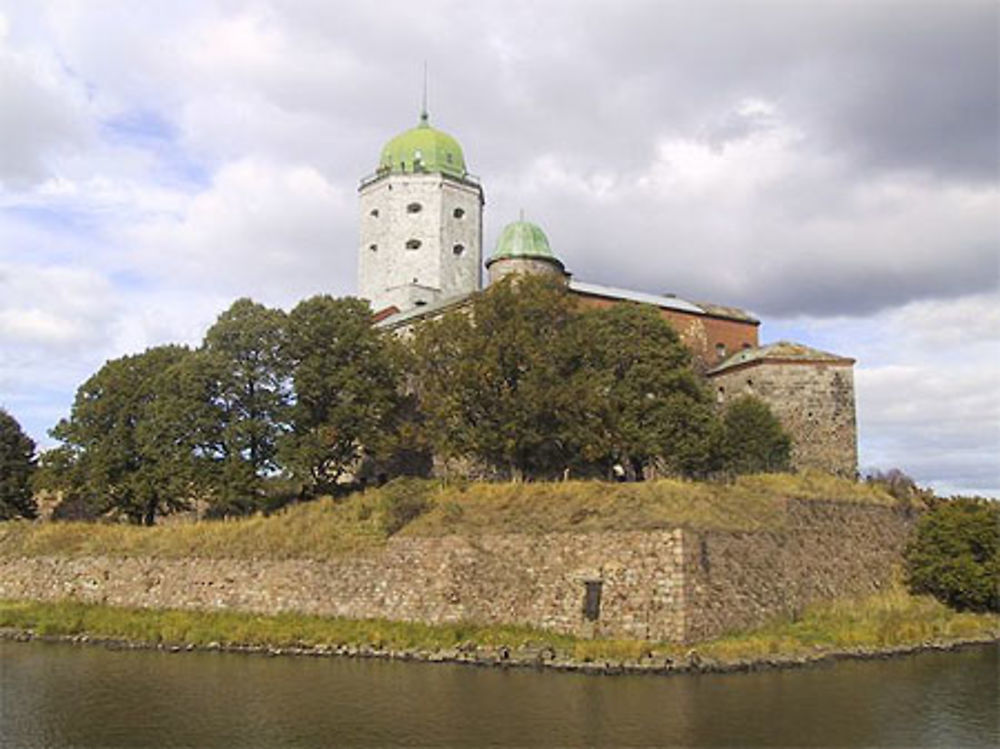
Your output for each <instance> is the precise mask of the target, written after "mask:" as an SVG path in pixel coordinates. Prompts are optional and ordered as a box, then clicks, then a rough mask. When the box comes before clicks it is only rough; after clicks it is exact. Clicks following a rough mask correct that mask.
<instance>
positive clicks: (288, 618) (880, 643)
mask: <svg viewBox="0 0 1000 749" xmlns="http://www.w3.org/2000/svg"><path fill="white" fill-rule="evenodd" d="M0 627H11V628H15V629H19V630H32V631H34V632H36V633H37V634H41V635H79V634H86V635H89V636H91V637H96V638H108V639H121V640H128V641H132V642H141V643H153V644H157V643H165V644H177V645H185V644H188V643H190V644H193V645H200V646H205V645H209V644H210V643H220V644H224V645H257V646H265V645H267V646H272V647H290V646H296V647H314V646H319V645H327V646H337V645H347V646H355V647H357V646H372V647H378V648H382V649H387V650H411V651H414V650H421V651H425V652H435V651H440V650H448V649H456V648H459V647H461V646H467V645H469V644H471V645H475V646H477V647H481V648H486V649H487V650H489V649H493V648H497V647H499V646H501V645H503V646H506V647H509V648H512V649H515V650H516V649H522V648H532V649H539V648H543V647H547V648H551V649H552V650H553V652H554V653H555V654H556V656H557V658H559V659H572V660H576V661H581V662H584V661H596V662H604V661H608V662H612V663H618V662H627V661H639V660H641V659H643V658H645V657H647V656H653V657H655V658H657V659H661V658H663V657H665V656H669V657H671V658H673V659H675V660H679V661H683V659H684V658H685V657H687V656H689V655H690V651H691V649H692V648H694V649H696V650H697V652H698V654H699V656H700V657H701V658H702V659H708V660H713V661H716V662H719V663H723V664H725V663H734V662H748V661H760V660H766V659H772V658H779V657H786V658H787V657H793V658H794V657H802V656H817V655H822V654H823V653H829V652H843V651H854V650H858V649H864V650H879V649H885V648H892V647H913V646H919V645H925V644H927V643H929V642H937V643H948V642H955V641H960V640H970V639H983V638H994V639H995V638H997V637H1000V616H997V615H996V614H960V613H956V612H954V611H951V610H950V609H948V608H946V607H945V606H943V605H941V604H940V603H937V602H936V601H934V600H933V599H931V598H928V597H925V596H911V595H909V594H907V593H906V592H905V591H903V590H902V589H895V590H892V591H889V592H886V593H882V594H879V595H876V596H871V597H868V598H863V599H855V600H845V601H839V602H834V603H829V604H822V605H818V606H815V607H812V608H810V609H808V610H807V611H806V612H805V613H804V614H803V615H802V616H801V617H799V618H797V619H794V620H793V619H784V620H780V621H775V622H773V623H771V624H769V625H768V626H766V627H762V628H760V629H757V630H753V631H750V632H745V633H733V634H731V635H728V636H726V637H721V638H718V639H714V640H709V641H706V642H701V643H697V644H696V645H694V646H692V645H679V644H675V643H651V642H646V641H643V640H602V639H596V640H588V639H583V638H577V637H572V636H569V635H561V634H557V633H553V632H546V631H542V630H538V629H533V628H531V627H524V626H516V625H510V626H484V625H475V624H452V625H440V626H431V625H426V624H419V623H413V622H390V621H385V620H351V619H335V618H324V617H317V616H304V615H300V614H278V615H274V616H263V615H258V614H249V613H241V612H235V611H217V612H207V611H177V610H167V611H163V610H150V609H124V608H111V607H107V606H97V605H90V604H83V603H78V602H74V601H59V602H34V601H31V602H29V601H0Z"/></svg>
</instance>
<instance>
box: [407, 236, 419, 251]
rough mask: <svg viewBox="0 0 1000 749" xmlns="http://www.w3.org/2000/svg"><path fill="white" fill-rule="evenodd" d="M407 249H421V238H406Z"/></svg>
mask: <svg viewBox="0 0 1000 749" xmlns="http://www.w3.org/2000/svg"><path fill="white" fill-rule="evenodd" d="M406 249H408V250H419V249H420V240H419V239H407V240H406Z"/></svg>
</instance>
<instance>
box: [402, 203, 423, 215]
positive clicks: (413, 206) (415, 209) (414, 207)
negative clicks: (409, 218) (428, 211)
mask: <svg viewBox="0 0 1000 749" xmlns="http://www.w3.org/2000/svg"><path fill="white" fill-rule="evenodd" d="M422 210H424V207H423V206H422V205H420V203H410V204H409V205H408V206H406V212H407V213H420V212H421V211H422Z"/></svg>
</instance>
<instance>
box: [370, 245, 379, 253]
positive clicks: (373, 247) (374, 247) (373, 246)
mask: <svg viewBox="0 0 1000 749" xmlns="http://www.w3.org/2000/svg"><path fill="white" fill-rule="evenodd" d="M368 249H369V250H371V251H372V252H378V245H377V244H370V245H368Z"/></svg>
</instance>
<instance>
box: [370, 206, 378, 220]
mask: <svg viewBox="0 0 1000 749" xmlns="http://www.w3.org/2000/svg"><path fill="white" fill-rule="evenodd" d="M368 214H369V215H370V216H371V217H372V218H378V208H372V209H371V210H370V211H369V212H368Z"/></svg>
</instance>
